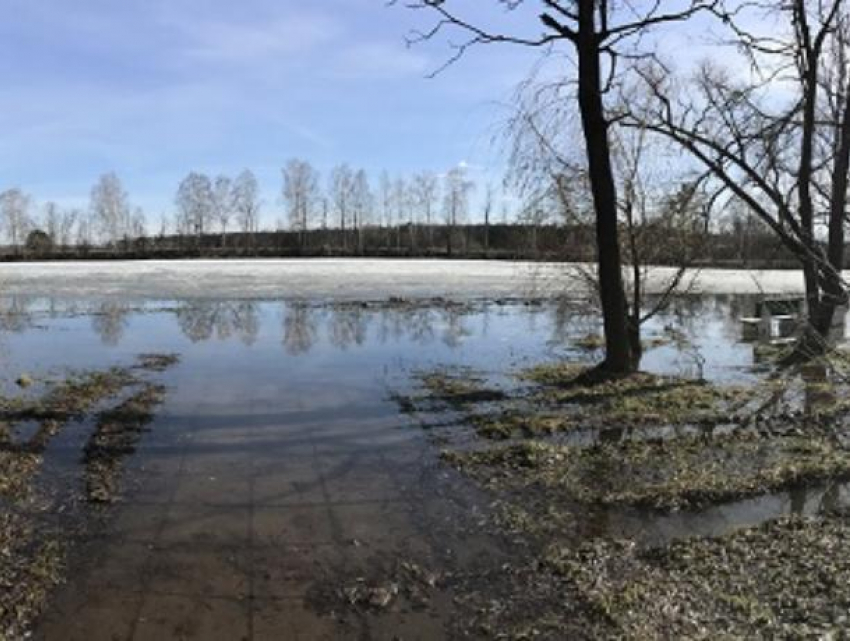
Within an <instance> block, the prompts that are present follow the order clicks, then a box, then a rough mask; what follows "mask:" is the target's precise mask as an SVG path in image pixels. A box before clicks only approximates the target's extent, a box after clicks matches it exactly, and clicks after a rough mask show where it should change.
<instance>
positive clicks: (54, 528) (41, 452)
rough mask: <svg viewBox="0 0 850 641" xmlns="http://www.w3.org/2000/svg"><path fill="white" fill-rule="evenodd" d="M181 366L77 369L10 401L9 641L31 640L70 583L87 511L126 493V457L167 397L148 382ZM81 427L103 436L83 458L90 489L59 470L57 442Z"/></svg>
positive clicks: (4, 532)
mask: <svg viewBox="0 0 850 641" xmlns="http://www.w3.org/2000/svg"><path fill="white" fill-rule="evenodd" d="M176 362H177V357H176V356H173V355H162V356H159V355H143V356H141V357H139V360H138V361H137V362H136V363H135V364H133V365H129V366H125V367H113V368H110V369H107V370H97V371H83V372H72V373H70V374H69V375H67V376H66V377H64V378H60V379H48V380H44V381H38V382H37V383H35V382H33V383H31V384H28V385H26V386H19V390H20V391H19V393H18V394H17V395H14V396H5V397H0V420H2V423H0V639H7V638H8V639H17V638H24V637H25V636H26V631H27V628H28V626H29V624H30V622H31V621H32V620H33V619H34V618H35V617H36V616H37V615H38V614H39V612H40V611H41V610H42V609H43V607H44V605H45V603H46V600H47V598H48V596H49V594H50V591H51V590H52V588H53V587H55V586H56V585H57V584H58V583H60V582H61V581H62V577H63V573H64V571H65V559H66V552H67V549H68V545H69V543H68V540H69V537H68V534H69V533H70V530H71V529H75V528H77V527H82V526H81V524H82V523H84V522H85V521H86V518H87V517H86V515H85V513H84V509H83V507H81V505H82V506H84V505H85V501H88V502H89V503H103V502H109V501H113V500H115V499H116V497H117V496H118V493H119V490H120V483H119V481H120V470H121V463H122V460H123V459H124V458H126V457H127V456H128V455H130V454H132V453H133V452H134V451H135V448H136V446H137V444H138V439H139V437H140V435H141V433H142V432H143V430H144V429H145V428H146V426H147V424H148V423H149V422H150V421H151V419H152V418H153V412H154V410H155V409H156V407H157V406H158V405H159V404H160V403H161V402H162V400H163V399H164V395H165V388H164V387H162V386H161V385H159V384H156V383H154V382H152V381H151V380H149V378H148V377H149V376H150V375H152V374H157V373H161V372H164V371H165V370H166V369H167V368H168V367H171V366H173V365H174V364H175V363H176ZM128 393H129V396H126V394H128ZM122 396H126V397H125V398H124V400H121V399H122ZM99 408H103V409H101V410H100V411H99V412H98V413H97V414H95V412H97V411H98V409H99ZM72 423H73V424H75V425H79V426H82V427H83V428H85V427H86V426H87V425H89V424H92V425H93V433H92V435H91V437H90V439H89V442H88V444H87V445H86V447H85V448H84V451H83V452H81V456H82V457H83V461H82V463H83V467H81V468H80V476H81V478H80V484H79V485H77V486H70V487H69V486H67V485H66V482H65V481H58V479H56V478H53V477H52V476H51V474H50V472H51V468H50V445H51V443H52V441H53V439H54V438H55V437H56V436H57V435H58V434H59V433H60V432H61V431H62V430H63V429H65V428H67V427H68V426H69V425H71V424H72ZM26 425H28V426H31V428H30V429H25V430H19V428H20V427H21V426H26ZM79 499H83V502H82V503H81V502H80V500H79ZM46 515H50V516H51V518H46Z"/></svg>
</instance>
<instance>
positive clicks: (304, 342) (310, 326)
mask: <svg viewBox="0 0 850 641" xmlns="http://www.w3.org/2000/svg"><path fill="white" fill-rule="evenodd" d="M317 323H318V319H317V316H316V314H315V311H314V310H313V309H312V308H311V307H310V306H309V305H308V304H307V303H303V302H294V303H289V304H287V305H285V306H284V309H283V346H284V348H286V352H287V353H288V354H291V355H292V356H297V355H299V354H306V353H307V352H309V351H310V349H311V348H312V347H313V343H314V342H315V341H316V337H317V336H318V333H319V328H318V326H317Z"/></svg>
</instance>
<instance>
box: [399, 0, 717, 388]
mask: <svg viewBox="0 0 850 641" xmlns="http://www.w3.org/2000/svg"><path fill="white" fill-rule="evenodd" d="M459 4H460V3H459V2H452V1H451V0H413V1H411V2H408V3H406V6H408V7H412V8H413V9H418V10H428V11H431V12H433V13H435V14H436V18H437V22H436V23H435V24H434V25H433V26H432V27H431V28H429V29H427V30H425V31H421V32H417V33H415V34H414V36H413V40H414V41H423V40H428V39H431V38H433V37H435V36H437V35H439V34H440V33H442V32H444V31H446V30H456V31H461V32H463V33H464V34H466V40H464V41H463V42H461V43H460V44H456V45H454V46H455V52H454V55H453V56H452V57H451V58H450V60H449V62H448V63H447V64H450V63H451V62H454V61H455V60H457V59H458V58H460V57H461V56H462V55H463V53H464V52H465V51H467V50H468V49H469V48H470V47H473V46H475V45H479V44H484V45H487V44H496V43H513V44H518V45H524V46H531V47H547V46H553V45H555V44H558V43H565V44H566V45H567V46H568V47H569V49H570V50H571V51H572V53H573V54H574V55H575V61H576V65H575V68H576V72H577V78H576V84H577V93H576V94H575V101H576V102H577V103H578V109H579V114H580V117H581V122H582V133H583V136H584V142H585V152H586V155H587V166H588V170H589V180H590V185H591V190H592V193H593V201H594V213H595V223H596V243H597V247H598V252H597V255H598V272H599V293H600V299H601V303H602V316H603V322H604V327H605V345H606V354H605V361H604V362H603V363H601V364H600V367H599V371H600V372H601V373H604V374H615V375H616V374H623V373H628V372H631V371H634V369H635V368H636V367H637V363H636V360H635V358H634V356H633V355H632V353H631V348H630V341H629V327H628V322H629V321H628V309H627V306H626V296H625V290H624V285H623V277H622V260H621V254H620V240H619V231H618V226H617V192H616V184H615V182H614V175H613V168H612V166H611V148H610V140H609V129H610V127H611V118H610V117H609V115H608V114H607V110H606V108H605V103H604V99H605V94H606V92H607V91H608V90H609V89H610V88H611V87H612V86H614V79H615V77H616V74H617V62H618V60H619V59H621V58H622V55H621V52H622V51H623V49H624V48H628V50H629V53H628V55H629V57H634V56H636V55H639V50H637V49H636V48H637V47H638V45H639V42H640V40H641V38H642V37H643V36H644V35H645V34H646V32H647V30H648V29H650V28H652V27H655V26H658V25H662V24H665V23H671V22H678V21H682V20H685V19H688V18H690V17H691V16H693V15H695V14H696V13H698V12H700V11H703V10H706V9H710V8H712V7H714V6H716V5H717V4H718V0H690V1H687V2H684V1H683V2H678V1H676V0H671V2H664V3H662V2H660V1H658V0H656V1H654V2H649V3H645V5H646V6H645V7H643V6H639V5H638V4H637V3H632V2H623V3H620V2H609V1H608V0H543V2H542V4H543V7H544V11H543V12H542V13H541V14H540V16H539V19H540V22H541V23H542V25H543V27H544V28H545V32H544V33H543V34H542V35H540V36H536V37H526V36H521V35H516V34H509V33H497V32H492V31H489V30H488V29H487V27H485V26H481V25H477V24H475V23H474V22H473V20H471V19H468V18H465V17H463V16H462V15H461V14H460V13H459V10H458V9H456V7H457V6H458V5H459ZM494 4H495V5H496V6H499V5H502V6H506V7H507V8H508V9H516V8H517V7H519V6H520V5H522V4H525V2H524V0H510V1H509V2H504V1H498V2H495V3H494ZM671 5H676V6H674V7H673V8H670V7H671ZM662 7H664V9H662Z"/></svg>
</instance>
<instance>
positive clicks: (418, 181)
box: [411, 171, 440, 249]
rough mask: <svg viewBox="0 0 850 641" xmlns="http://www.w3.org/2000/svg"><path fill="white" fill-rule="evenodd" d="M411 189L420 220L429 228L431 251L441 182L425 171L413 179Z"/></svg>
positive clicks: (429, 246)
mask: <svg viewBox="0 0 850 641" xmlns="http://www.w3.org/2000/svg"><path fill="white" fill-rule="evenodd" d="M411 189H412V190H413V199H414V202H415V203H416V208H417V209H418V210H419V215H420V220H422V221H424V222H425V226H426V227H427V228H428V248H429V249H430V248H431V247H433V246H434V228H433V224H434V211H435V209H436V207H437V199H438V198H439V190H440V182H439V180H438V179H437V176H436V175H435V174H434V173H432V172H429V171H423V172H421V173H418V174H416V175H415V176H414V177H413V183H412V185H411Z"/></svg>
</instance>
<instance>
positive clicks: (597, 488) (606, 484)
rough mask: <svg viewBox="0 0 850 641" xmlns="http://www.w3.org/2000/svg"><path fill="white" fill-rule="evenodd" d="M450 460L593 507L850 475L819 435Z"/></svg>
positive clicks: (503, 482) (516, 448)
mask: <svg viewBox="0 0 850 641" xmlns="http://www.w3.org/2000/svg"><path fill="white" fill-rule="evenodd" d="M443 459H444V460H445V461H447V462H448V463H449V464H451V465H453V466H455V467H457V468H458V469H460V470H462V471H463V472H465V473H466V474H468V475H469V476H471V477H472V478H474V479H476V480H478V481H480V482H481V483H484V484H486V485H487V486H488V487H491V488H493V489H496V490H511V491H515V490H528V491H535V492H545V493H546V496H547V497H549V498H550V499H551V501H552V502H553V503H554V504H557V503H558V502H559V501H562V500H564V499H568V500H570V501H578V502H581V503H586V504H588V505H593V506H599V505H603V506H610V505H623V506H630V507H641V508H653V509H659V510H678V509H688V510H696V509H700V508H704V507H707V506H709V505H712V504H715V503H720V502H724V501H731V500H735V499H741V498H745V497H749V496H757V495H760V494H766V493H772V492H776V491H779V490H782V489H786V488H789V487H794V486H799V485H803V484H810V483H817V482H821V481H824V480H830V479H839V478H847V477H850V452H846V451H844V450H843V449H840V448H837V447H836V446H835V445H834V444H833V443H831V442H830V440H828V439H826V438H824V437H820V436H814V435H813V436H776V437H771V438H763V437H761V436H760V435H757V434H736V435H727V436H722V437H714V438H712V439H710V440H706V439H703V438H698V437H684V438H678V439H671V440H667V441H661V442H640V441H632V442H625V443H615V444H603V445H598V446H594V447H590V448H578V447H568V446H559V445H551V444H547V443H544V442H540V441H532V442H528V443H521V444H517V445H510V446H507V447H498V448H493V449H488V450H484V451H476V452H468V453H463V452H452V451H446V452H444V453H443Z"/></svg>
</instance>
